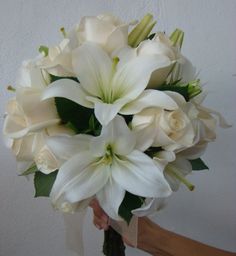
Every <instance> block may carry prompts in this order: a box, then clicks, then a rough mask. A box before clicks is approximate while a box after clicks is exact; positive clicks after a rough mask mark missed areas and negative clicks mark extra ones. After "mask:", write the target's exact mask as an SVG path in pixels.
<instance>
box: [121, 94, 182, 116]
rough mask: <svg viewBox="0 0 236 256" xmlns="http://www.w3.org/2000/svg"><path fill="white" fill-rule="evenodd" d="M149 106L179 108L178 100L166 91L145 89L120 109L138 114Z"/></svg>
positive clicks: (129, 113)
mask: <svg viewBox="0 0 236 256" xmlns="http://www.w3.org/2000/svg"><path fill="white" fill-rule="evenodd" d="M147 107H161V108H164V109H168V110H174V109H177V108H178V105H177V104H176V102H175V101H174V100H173V99H172V98H171V97H170V96H169V95H167V94H166V93H165V92H162V91H157V90H145V91H144V92H143V93H142V94H141V95H140V96H139V97H138V98H137V99H135V100H134V101H131V102H130V103H128V104H126V105H125V106H124V107H123V108H122V109H121V111H120V113H121V114H123V115H132V114H137V113H139V112H140V111H141V110H143V109H144V108H147Z"/></svg>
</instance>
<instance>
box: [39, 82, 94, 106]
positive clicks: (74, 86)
mask: <svg viewBox="0 0 236 256" xmlns="http://www.w3.org/2000/svg"><path fill="white" fill-rule="evenodd" d="M54 97H62V98H67V99H69V100H72V101H74V102H76V103H78V104H80V105H82V106H84V107H87V108H93V104H92V103H91V102H90V101H88V100H86V97H87V94H86V92H85V91H84V90H83V89H82V88H81V86H80V85H79V84H78V83H77V82H75V81H73V80H71V79H60V80H57V81H55V82H53V83H51V84H50V85H49V86H48V88H47V89H46V90H45V91H44V93H43V95H42V100H46V99H49V98H54Z"/></svg>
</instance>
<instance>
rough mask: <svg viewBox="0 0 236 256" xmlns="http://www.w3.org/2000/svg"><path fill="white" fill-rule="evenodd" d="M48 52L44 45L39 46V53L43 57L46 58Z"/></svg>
mask: <svg viewBox="0 0 236 256" xmlns="http://www.w3.org/2000/svg"><path fill="white" fill-rule="evenodd" d="M48 50H49V49H48V47H47V46H45V45H40V47H39V52H40V53H41V54H43V56H44V57H47V56H48Z"/></svg>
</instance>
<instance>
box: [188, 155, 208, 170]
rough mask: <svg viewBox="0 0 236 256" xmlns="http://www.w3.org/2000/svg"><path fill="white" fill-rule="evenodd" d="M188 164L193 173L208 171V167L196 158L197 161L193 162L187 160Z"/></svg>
mask: <svg viewBox="0 0 236 256" xmlns="http://www.w3.org/2000/svg"><path fill="white" fill-rule="evenodd" d="M189 162H190V163H191V165H192V169H193V171H200V170H206V169H209V168H208V166H207V165H206V164H205V163H204V162H203V161H202V159H201V158H197V159H194V160H189Z"/></svg>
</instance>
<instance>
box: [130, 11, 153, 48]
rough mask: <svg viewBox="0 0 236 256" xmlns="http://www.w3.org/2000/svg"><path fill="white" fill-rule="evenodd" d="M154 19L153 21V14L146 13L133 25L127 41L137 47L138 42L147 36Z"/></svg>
mask: <svg viewBox="0 0 236 256" xmlns="http://www.w3.org/2000/svg"><path fill="white" fill-rule="evenodd" d="M155 25H156V21H153V15H151V14H149V13H148V14H146V15H145V16H144V17H143V19H142V20H141V21H140V22H139V23H138V24H137V25H136V26H135V27H134V29H133V30H132V31H131V32H130V34H129V37H128V43H129V45H130V46H132V47H137V46H138V45H139V43H140V42H142V41H143V40H144V39H146V38H147V37H148V35H149V34H150V32H151V31H152V29H153V27H154V26H155Z"/></svg>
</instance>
